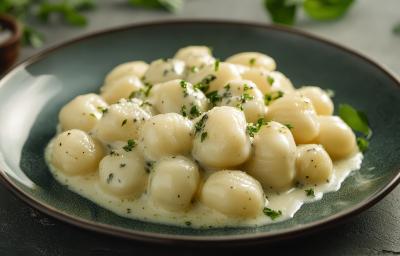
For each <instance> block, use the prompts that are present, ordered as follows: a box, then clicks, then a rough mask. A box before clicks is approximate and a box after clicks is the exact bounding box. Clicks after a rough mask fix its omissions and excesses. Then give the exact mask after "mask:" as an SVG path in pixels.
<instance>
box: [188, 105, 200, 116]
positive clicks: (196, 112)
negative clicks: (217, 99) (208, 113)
mask: <svg viewBox="0 0 400 256" xmlns="http://www.w3.org/2000/svg"><path fill="white" fill-rule="evenodd" d="M189 114H190V118H196V117H198V116H199V115H201V112H200V110H199V109H198V108H197V106H196V105H193V106H192V107H191V108H190V112H189Z"/></svg>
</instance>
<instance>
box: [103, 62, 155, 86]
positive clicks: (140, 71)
mask: <svg viewBox="0 0 400 256" xmlns="http://www.w3.org/2000/svg"><path fill="white" fill-rule="evenodd" d="M148 68H149V65H148V64H147V63H146V62H144V61H131V62H126V63H123V64H120V65H118V66H116V67H115V68H114V69H113V70H111V71H110V73H108V75H107V76H106V78H105V81H104V82H105V83H104V84H108V83H111V82H112V81H114V80H118V79H120V78H121V77H124V76H136V77H139V78H140V77H142V76H143V75H144V73H145V72H146V70H147V69H148Z"/></svg>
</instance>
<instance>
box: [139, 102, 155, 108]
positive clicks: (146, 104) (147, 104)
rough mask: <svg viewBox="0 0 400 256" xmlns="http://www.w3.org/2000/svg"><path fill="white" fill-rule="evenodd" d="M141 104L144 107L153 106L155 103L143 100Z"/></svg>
mask: <svg viewBox="0 0 400 256" xmlns="http://www.w3.org/2000/svg"><path fill="white" fill-rule="evenodd" d="M140 106H141V107H144V106H149V107H151V106H153V104H151V103H150V102H148V101H143V103H142V104H140Z"/></svg>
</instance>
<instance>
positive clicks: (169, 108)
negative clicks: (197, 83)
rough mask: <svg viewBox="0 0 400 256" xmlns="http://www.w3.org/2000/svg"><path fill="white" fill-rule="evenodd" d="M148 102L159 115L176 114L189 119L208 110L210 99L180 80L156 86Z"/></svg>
mask: <svg viewBox="0 0 400 256" xmlns="http://www.w3.org/2000/svg"><path fill="white" fill-rule="evenodd" d="M148 101H149V102H150V103H151V104H152V105H153V107H154V108H155V109H156V111H157V112H158V113H170V112H174V113H180V114H182V115H183V116H187V117H189V118H195V117H197V116H199V115H200V114H201V113H202V112H204V111H207V108H208V99H207V98H206V96H205V95H204V93H203V92H201V91H200V90H196V89H194V88H193V85H192V84H191V83H189V82H186V81H184V80H180V79H175V80H172V81H168V82H165V83H161V84H157V85H155V86H154V87H153V88H152V89H151V91H150V95H149V99H148Z"/></svg>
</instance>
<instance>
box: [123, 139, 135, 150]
mask: <svg viewBox="0 0 400 256" xmlns="http://www.w3.org/2000/svg"><path fill="white" fill-rule="evenodd" d="M135 146H136V142H135V141H134V140H132V139H129V140H128V142H127V144H126V145H125V146H123V147H122V148H123V149H124V150H125V151H126V152H129V151H132V149H133V148H134V147H135Z"/></svg>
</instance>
